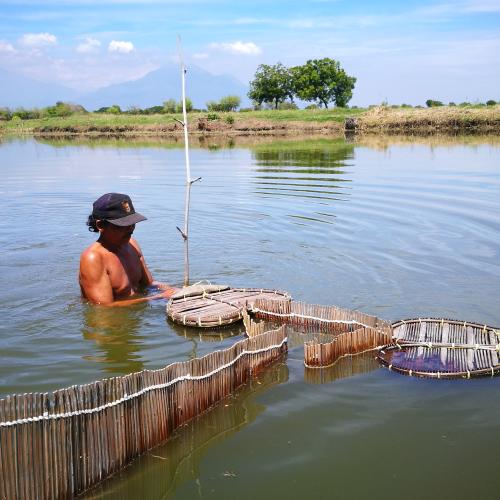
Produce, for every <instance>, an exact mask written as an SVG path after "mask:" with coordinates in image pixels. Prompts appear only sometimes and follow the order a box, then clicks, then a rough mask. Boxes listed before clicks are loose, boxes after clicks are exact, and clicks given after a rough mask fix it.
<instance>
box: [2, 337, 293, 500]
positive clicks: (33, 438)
mask: <svg viewBox="0 0 500 500" xmlns="http://www.w3.org/2000/svg"><path fill="white" fill-rule="evenodd" d="M286 342H287V339H286V333H285V329H284V327H282V328H280V329H277V330H275V331H272V332H265V333H263V334H261V335H258V336H255V337H253V338H248V339H244V340H240V341H239V342H236V343H235V344H234V345H233V346H232V347H230V348H228V349H224V350H220V351H215V352H212V353H210V354H207V355H206V356H204V357H202V358H195V359H192V360H190V361H184V362H180V363H174V364H171V365H169V366H167V367H165V368H162V369H159V370H144V371H142V372H138V373H132V374H130V375H126V376H124V377H115V378H111V379H105V380H101V381H99V382H94V383H92V384H87V385H81V386H73V387H69V388H66V389H62V390H59V391H55V392H54V393H51V394H47V393H43V394H41V393H33V394H31V393H30V394H23V395H14V396H7V398H5V399H2V400H0V445H1V446H0V498H1V499H8V500H11V499H31V498H36V499H60V498H72V497H73V496H75V495H77V494H79V493H81V492H83V491H85V490H87V489H89V488H90V487H92V486H93V485H95V484H97V483H99V482H100V481H101V480H102V479H104V478H106V477H107V476H109V475H111V474H113V473H114V472H116V471H117V470H119V469H121V468H122V467H123V466H125V465H126V464H127V463H128V462H130V461H131V460H132V459H133V458H135V457H137V456H138V455H140V454H141V453H143V452H144V451H146V450H148V449H150V448H152V447H154V446H156V445H158V444H159V443H162V442H163V441H165V440H166V439H168V438H169V437H170V436H171V435H172V433H173V431H174V430H175V429H177V428H178V427H179V426H181V425H183V424H184V423H186V422H188V421H189V420H191V419H193V418H194V417H196V416H197V415H199V414H201V413H203V412H204V411H205V410H207V409H208V408H210V407H211V406H213V405H214V404H216V403H217V402H218V401H220V400H222V399H224V398H225V397H227V396H228V395H229V394H231V393H232V392H233V391H234V390H235V389H236V388H238V387H239V386H241V385H242V384H243V383H245V382H246V381H247V380H249V379H250V377H251V376H252V374H254V373H255V372H256V371H258V370H260V369H261V368H262V367H263V366H264V365H267V364H268V363H270V362H272V361H274V360H276V359H277V358H279V357H281V355H282V354H283V353H284V352H285V351H286V349H287V344H286Z"/></svg>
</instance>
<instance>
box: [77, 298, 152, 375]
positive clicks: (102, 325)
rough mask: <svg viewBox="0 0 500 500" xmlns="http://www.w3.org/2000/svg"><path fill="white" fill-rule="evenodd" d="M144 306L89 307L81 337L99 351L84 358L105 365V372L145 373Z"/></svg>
mask: <svg viewBox="0 0 500 500" xmlns="http://www.w3.org/2000/svg"><path fill="white" fill-rule="evenodd" d="M145 307H146V305H145V304H144V305H143V304H139V305H137V306H134V307H99V306H93V305H89V304H86V305H85V308H84V310H83V315H84V319H83V328H82V334H83V338H84V339H85V340H89V341H92V342H95V346H96V349H97V352H96V354H93V355H86V356H85V357H84V359H86V360H88V361H94V362H97V363H103V366H104V371H106V372H109V373H114V374H120V375H121V374H123V373H132V372H137V371H140V370H142V369H143V368H144V363H143V361H142V360H141V354H140V350H141V345H142V343H143V342H144V339H143V337H142V335H141V333H140V331H141V322H142V317H143V311H144V309H145Z"/></svg>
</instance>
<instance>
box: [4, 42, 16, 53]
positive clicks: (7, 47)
mask: <svg viewBox="0 0 500 500" xmlns="http://www.w3.org/2000/svg"><path fill="white" fill-rule="evenodd" d="M15 51H16V49H15V48H14V46H13V45H12V44H10V43H8V42H5V41H4V40H0V52H15Z"/></svg>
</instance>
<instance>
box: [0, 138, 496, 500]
mask: <svg viewBox="0 0 500 500" xmlns="http://www.w3.org/2000/svg"><path fill="white" fill-rule="evenodd" d="M181 146H182V145H178V144H177V145H176V144H171V143H160V142H158V143H155V142H154V141H146V140H144V141H132V140H114V141H94V142H84V141H81V142H71V141H70V142H68V141H56V142H51V141H41V140H38V141H35V140H31V139H29V140H9V141H5V142H3V143H1V144H0V171H1V176H2V177H1V179H2V180H1V183H0V211H1V214H2V217H1V218H0V248H1V250H0V282H1V288H0V310H1V312H2V319H3V320H2V324H1V326H0V328H1V331H0V352H1V363H0V392H1V395H2V396H3V395H5V394H9V393H13V392H31V391H41V390H52V389H55V388H58V387H63V386H67V385H70V384H75V383H83V382H87V381H91V380H94V379H97V378H103V377H107V376H112V375H115V374H123V373H127V372H130V371H132V370H140V369H143V368H146V367H148V368H151V367H159V366H163V365H165V364H168V363H170V362H173V361H177V360H183V359H187V358H189V357H191V356H194V355H202V354H204V353H206V352H208V351H210V350H212V349H215V348H221V347H225V346H228V345H230V344H231V343H232V342H234V341H235V339H238V338H239V337H238V334H239V333H240V332H241V329H239V328H234V329H232V330H224V331H223V332H222V333H220V332H217V333H216V334H215V335H212V336H200V335H199V333H198V332H197V331H193V330H189V329H184V328H179V327H174V326H172V325H171V324H169V323H167V321H166V319H165V313H164V306H165V304H164V303H161V302H155V303H152V304H150V305H146V306H137V307H133V308H132V307H131V308H127V309H120V310H103V309H99V308H92V307H89V306H87V305H86V304H84V303H82V301H81V300H80V297H79V289H78V284H77V279H76V277H77V269H78V260H79V255H80V252H81V250H82V249H83V248H85V247H86V246H87V245H89V244H90V243H91V241H92V240H93V237H94V235H93V234H92V233H89V232H88V231H87V230H86V226H85V224H84V222H85V219H86V216H87V215H88V212H89V211H90V208H91V203H92V201H93V200H94V199H95V198H97V197H98V196H99V195H100V194H102V193H104V192H107V191H118V192H126V193H129V194H130V195H131V196H132V199H133V200H134V204H135V206H136V208H137V209H138V210H139V211H140V212H142V213H144V214H145V215H147V216H148V218H149V220H148V221H147V222H144V223H141V224H139V225H138V226H137V230H136V236H137V239H138V240H139V242H140V243H141V246H142V249H143V251H144V254H145V255H146V258H147V260H148V263H149V266H150V268H151V269H152V272H153V274H154V276H155V278H156V279H159V280H163V281H167V282H170V283H174V284H179V283H180V282H181V281H182V263H183V259H182V240H181V238H180V236H179V234H178V232H177V230H176V228H175V226H176V225H181V224H182V221H183V214H182V211H183V196H184V170H183V150H182V148H181ZM197 146H198V145H197V144H196V147H193V149H192V170H193V175H194V176H202V177H203V180H202V181H201V182H200V183H197V184H195V186H194V187H193V191H192V213H191V275H192V278H193V280H198V279H209V280H211V281H213V282H219V283H228V284H230V285H234V286H238V285H243V286H259V287H261V286H263V287H269V288H274V287H276V288H281V289H285V290H287V291H289V292H290V293H291V294H292V295H293V296H294V298H296V299H300V300H305V301H307V302H315V303H323V304H338V305H341V306H345V307H349V308H356V309H361V310H363V311H365V312H368V313H372V314H376V315H378V316H381V317H384V318H387V319H390V320H396V319H400V318H405V317H415V316H420V315H430V316H444V317H456V318H461V319H467V320H471V321H478V322H482V323H488V324H492V325H500V308H499V303H500V286H499V283H500V281H499V280H500V259H499V253H500V196H499V195H500V141H499V140H498V138H458V139H456V138H455V139H435V138H434V139H418V140H415V141H411V140H408V139H406V140H398V139H370V140H368V139H366V140H363V141H361V142H357V143H356V142H355V143H349V142H346V141H344V140H327V139H322V140H318V139H316V140H305V141H285V140H282V141H270V140H266V141H265V142H261V143H253V144H249V143H247V142H246V141H240V142H238V141H236V142H235V143H232V144H222V147H220V146H221V144H219V143H217V142H216V141H215V140H212V139H210V140H209V141H207V142H205V143H204V144H202V146H203V147H197ZM302 354H303V353H302V347H301V346H300V345H296V346H295V347H294V346H291V349H290V352H289V355H288V358H287V359H286V360H284V361H283V362H282V363H278V364H277V365H275V366H273V367H272V368H270V369H269V370H268V371H266V372H265V373H263V374H262V375H261V376H260V377H259V379H257V380H255V381H253V382H252V384H251V386H249V387H245V388H243V389H242V390H241V391H240V392H239V393H238V394H237V395H236V396H235V397H234V398H231V399H229V400H228V401H227V402H225V403H224V404H223V405H221V406H220V407H218V408H216V409H215V410H213V411H212V412H210V413H208V414H207V415H205V416H203V417H202V418H200V419H199V420H197V421H196V422H194V423H193V424H191V425H189V426H187V427H186V428H184V429H182V430H181V431H180V432H178V434H177V436H176V438H175V439H174V440H172V441H171V442H169V443H168V444H166V445H165V446H162V447H158V448H157V449H155V450H153V451H152V452H151V453H150V454H147V455H145V456H143V457H141V459H140V460H137V461H136V462H135V463H134V464H133V465H132V466H130V467H128V468H127V469H125V470H124V471H122V472H121V473H120V474H119V475H118V476H117V477H115V478H113V479H112V480H110V481H108V482H106V483H104V484H103V486H102V487H100V488H99V489H98V490H95V491H94V492H92V494H91V495H90V496H95V497H101V496H102V497H104V498H117V499H123V498H130V499H132V498H193V497H198V496H201V497H202V498H217V499H220V498H228V499H229V498H235V497H238V498H240V499H244V498H258V497H261V498H306V497H307V498H309V497H312V498H332V497H335V498H365V497H371V498H374V497H375V498H376V497H382V496H383V497H384V498H400V497H405V498H422V497H423V496H429V497H435V496H438V497H440V498H496V497H497V496H498V488H499V487H500V479H498V466H499V461H498V453H497V449H498V446H499V444H500V438H498V435H499V431H500V398H499V397H498V390H499V387H500V386H499V383H500V381H499V380H500V379H498V378H496V379H493V380H491V379H481V380H472V381H468V382H461V381H457V382H450V381H448V382H445V381H425V380H416V379H413V378H408V377H402V376H399V375H397V374H394V373H390V372H388V371H387V370H385V369H383V368H378V367H377V365H375V364H374V363H373V360H372V359H371V357H370V356H369V357H367V358H360V359H358V360H356V361H354V360H353V361H344V362H343V363H342V364H341V365H339V366H337V367H336V368H335V370H334V371H332V372H331V373H329V374H325V375H324V377H323V380H324V381H325V383H322V384H321V383H318V382H319V381H318V380H316V379H311V377H309V376H308V375H307V374H305V373H304V367H303V364H302V361H303V358H302Z"/></svg>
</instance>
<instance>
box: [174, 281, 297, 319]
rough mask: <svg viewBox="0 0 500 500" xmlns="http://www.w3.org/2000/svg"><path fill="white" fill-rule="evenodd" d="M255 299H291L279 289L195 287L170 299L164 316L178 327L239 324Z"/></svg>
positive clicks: (182, 290)
mask: <svg viewBox="0 0 500 500" xmlns="http://www.w3.org/2000/svg"><path fill="white" fill-rule="evenodd" d="M258 300H267V301H274V300H280V301H281V302H289V301H290V296H289V295H288V294H287V293H286V292H281V291H278V290H265V289H262V288H230V287H228V286H221V285H205V284H203V285H201V284H197V285H192V286H189V287H186V288H183V289H181V290H179V292H177V293H176V294H175V295H173V296H172V297H171V298H170V301H169V302H168V304H167V316H168V317H169V319H171V320H172V321H173V322H175V323H178V324H181V325H186V326H194V327H198V328H214V327H218V326H225V325H230V324H231V323H234V322H236V321H240V320H241V319H242V318H243V311H244V310H247V309H250V310H251V309H252V308H253V306H254V304H255V302H256V301H258Z"/></svg>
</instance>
